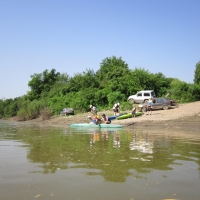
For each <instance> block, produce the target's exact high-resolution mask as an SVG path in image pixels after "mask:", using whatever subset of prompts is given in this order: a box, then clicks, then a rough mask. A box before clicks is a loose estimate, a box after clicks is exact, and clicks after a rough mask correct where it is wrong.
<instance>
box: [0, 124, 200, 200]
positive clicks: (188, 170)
mask: <svg viewBox="0 0 200 200" xmlns="http://www.w3.org/2000/svg"><path fill="white" fill-rule="evenodd" d="M199 198H200V133H199V131H197V132H192V131H191V132H190V131H187V132H186V131H182V130H179V131H177V130H174V131H173V130H168V129H167V128H166V129H165V130H157V131H153V130H146V128H144V129H141V130H139V129H134V128H132V129H127V128H123V129H117V130H116V129H113V130H107V129H96V130H95V129H72V128H69V127H66V128H63V127H62V128H57V127H42V128H41V127H37V126H35V125H31V124H30V125H24V124H22V123H14V122H8V121H3V120H0V199H1V200H31V199H41V200H49V199H52V200H53V199H56V200H70V199H72V200H178V199H179V200H186V199H187V200H199Z"/></svg>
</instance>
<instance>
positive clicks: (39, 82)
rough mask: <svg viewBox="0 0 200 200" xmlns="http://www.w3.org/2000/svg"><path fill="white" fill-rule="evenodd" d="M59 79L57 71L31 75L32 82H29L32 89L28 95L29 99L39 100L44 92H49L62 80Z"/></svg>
mask: <svg viewBox="0 0 200 200" xmlns="http://www.w3.org/2000/svg"><path fill="white" fill-rule="evenodd" d="M58 77H60V73H59V72H58V73H56V70H55V69H52V70H51V71H50V72H48V70H45V71H43V73H40V74H34V75H31V78H32V80H30V81H29V82H28V86H29V87H30V88H31V91H30V92H29V94H28V97H29V99H30V100H34V99H39V98H40V97H41V93H42V92H49V91H50V89H51V87H52V86H53V85H54V84H55V83H56V82H57V81H58V80H60V79H59V78H58Z"/></svg>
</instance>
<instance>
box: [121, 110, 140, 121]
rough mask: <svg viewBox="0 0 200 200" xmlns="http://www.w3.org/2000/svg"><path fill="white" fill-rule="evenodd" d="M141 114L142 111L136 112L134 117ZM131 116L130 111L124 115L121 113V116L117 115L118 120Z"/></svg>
mask: <svg viewBox="0 0 200 200" xmlns="http://www.w3.org/2000/svg"><path fill="white" fill-rule="evenodd" d="M141 115H142V112H137V113H136V114H135V116H136V117H138V116H141ZM131 117H132V114H131V113H128V114H125V115H122V116H119V117H117V119H118V120H121V119H127V118H131Z"/></svg>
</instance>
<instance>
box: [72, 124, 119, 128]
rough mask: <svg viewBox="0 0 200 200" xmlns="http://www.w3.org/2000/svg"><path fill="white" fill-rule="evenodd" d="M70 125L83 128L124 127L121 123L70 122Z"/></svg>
mask: <svg viewBox="0 0 200 200" xmlns="http://www.w3.org/2000/svg"><path fill="white" fill-rule="evenodd" d="M70 127H76V128H77V127H83V128H122V127H123V125H120V124H98V125H95V124H87V123H80V124H70Z"/></svg>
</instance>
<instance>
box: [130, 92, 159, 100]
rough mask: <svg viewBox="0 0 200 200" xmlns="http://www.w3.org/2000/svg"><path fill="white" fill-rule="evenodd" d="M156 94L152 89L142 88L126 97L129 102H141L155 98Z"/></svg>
mask: <svg viewBox="0 0 200 200" xmlns="http://www.w3.org/2000/svg"><path fill="white" fill-rule="evenodd" d="M155 97H156V94H155V92H154V90H143V91H139V92H137V94H135V95H131V96H129V97H128V101H129V102H130V103H143V102H145V101H147V100H148V99H149V98H155Z"/></svg>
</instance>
